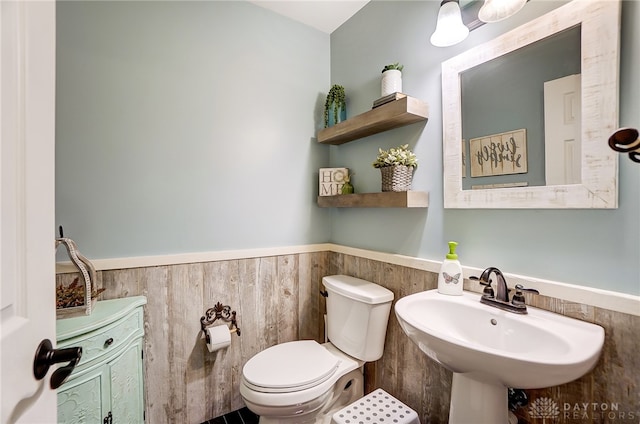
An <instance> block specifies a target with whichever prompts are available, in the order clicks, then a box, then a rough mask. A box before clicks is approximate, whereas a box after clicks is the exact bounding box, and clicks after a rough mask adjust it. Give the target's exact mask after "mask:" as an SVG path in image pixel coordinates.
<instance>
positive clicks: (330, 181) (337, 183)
mask: <svg viewBox="0 0 640 424" xmlns="http://www.w3.org/2000/svg"><path fill="white" fill-rule="evenodd" d="M348 175H349V169H348V168H320V172H319V177H318V179H319V183H320V186H319V191H318V193H319V195H320V196H334V195H336V194H342V186H343V185H344V182H345V177H347V176H348Z"/></svg>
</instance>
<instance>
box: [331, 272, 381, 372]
mask: <svg viewBox="0 0 640 424" xmlns="http://www.w3.org/2000/svg"><path fill="white" fill-rule="evenodd" d="M322 283H323V284H324V287H325V288H326V290H327V294H328V295H327V335H328V337H329V341H330V342H331V343H332V344H333V345H334V346H335V347H337V348H338V349H340V350H341V351H343V352H344V353H346V354H347V355H350V356H352V357H354V358H357V359H360V360H363V361H367V362H368V361H376V360H378V359H380V357H381V356H382V351H383V349H384V339H385V336H386V333H387V323H388V321H389V312H390V311H391V302H392V301H393V292H392V291H391V290H388V289H386V288H384V287H382V286H380V285H378V284H374V283H372V282H370V281H365V280H361V279H359V278H355V277H350V276H347V275H331V276H327V277H324V278H323V279H322Z"/></svg>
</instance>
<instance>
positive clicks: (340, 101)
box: [324, 84, 347, 128]
mask: <svg viewBox="0 0 640 424" xmlns="http://www.w3.org/2000/svg"><path fill="white" fill-rule="evenodd" d="M332 103H333V108H332V109H331V110H329V109H330V108H331V105H332ZM339 109H342V110H346V109H347V98H346V95H345V94H344V87H343V86H341V85H338V84H334V85H333V86H331V89H330V90H329V93H328V94H327V100H325V102H324V127H325V128H327V127H328V126H329V113H333V122H335V123H338V110H339Z"/></svg>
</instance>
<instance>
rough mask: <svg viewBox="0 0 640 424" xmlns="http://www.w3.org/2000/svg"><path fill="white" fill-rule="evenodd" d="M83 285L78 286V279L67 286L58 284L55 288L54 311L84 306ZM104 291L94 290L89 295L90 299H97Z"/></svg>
mask: <svg viewBox="0 0 640 424" xmlns="http://www.w3.org/2000/svg"><path fill="white" fill-rule="evenodd" d="M84 290H85V287H84V284H80V279H79V278H78V277H76V278H74V279H73V282H72V283H71V284H69V285H66V286H65V285H64V284H62V283H61V284H58V286H57V287H56V309H64V308H73V307H74V306H83V305H84V293H85V291H84ZM105 290H106V289H97V290H96V289H94V290H93V291H92V293H91V299H95V298H96V297H98V295H99V294H100V293H102V292H103V291H105Z"/></svg>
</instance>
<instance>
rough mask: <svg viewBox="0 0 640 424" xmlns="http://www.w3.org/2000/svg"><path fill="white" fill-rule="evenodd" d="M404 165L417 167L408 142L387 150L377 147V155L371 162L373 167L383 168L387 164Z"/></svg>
mask: <svg viewBox="0 0 640 424" xmlns="http://www.w3.org/2000/svg"><path fill="white" fill-rule="evenodd" d="M396 165H404V166H411V167H413V168H417V167H418V158H417V157H416V154H415V153H413V152H412V151H411V150H409V145H408V144H403V145H402V146H398V147H392V148H391V149H389V150H382V149H378V157H377V158H376V161H375V162H373V167H374V168H384V167H387V166H396Z"/></svg>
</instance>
